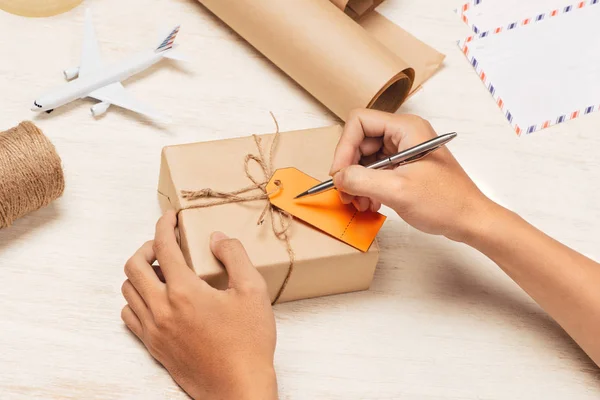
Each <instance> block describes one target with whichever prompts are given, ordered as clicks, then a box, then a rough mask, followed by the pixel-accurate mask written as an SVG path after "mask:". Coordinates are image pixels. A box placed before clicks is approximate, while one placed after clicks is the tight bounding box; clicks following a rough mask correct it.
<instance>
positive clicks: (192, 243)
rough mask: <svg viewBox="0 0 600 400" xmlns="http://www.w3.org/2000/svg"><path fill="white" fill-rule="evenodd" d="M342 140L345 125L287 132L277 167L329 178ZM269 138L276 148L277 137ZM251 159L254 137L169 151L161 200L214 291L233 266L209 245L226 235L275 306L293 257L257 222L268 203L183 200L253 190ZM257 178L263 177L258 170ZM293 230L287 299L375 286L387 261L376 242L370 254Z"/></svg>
mask: <svg viewBox="0 0 600 400" xmlns="http://www.w3.org/2000/svg"><path fill="white" fill-rule="evenodd" d="M340 135H341V128H340V127H339V126H332V127H327V128H319V129H308V130H303V131H294V132H285V133H281V136H280V142H279V145H278V146H277V149H276V150H275V153H274V157H273V166H274V168H275V169H278V168H283V167H296V168H298V169H300V170H301V171H303V172H305V173H307V174H308V175H311V176H313V177H315V178H317V179H326V178H327V173H328V171H329V167H330V163H331V159H332V156H333V152H334V150H335V146H336V145H337V142H338V140H339V137H340ZM261 138H262V142H263V146H264V147H265V148H267V149H268V148H269V146H270V143H271V140H272V139H273V135H264V136H261ZM247 154H258V149H257V148H256V144H255V142H254V140H253V138H252V137H243V138H239V139H230V140H222V141H215V142H204V143H193V144H186V145H179V146H170V147H165V148H164V149H163V152H162V162H161V171H160V181H159V187H158V192H159V195H158V197H159V200H160V204H161V208H162V209H163V210H166V209H170V208H172V209H175V210H176V211H177V212H178V216H179V235H180V245H181V249H182V251H183V253H184V256H185V259H186V261H187V262H188V265H189V266H190V267H191V268H192V269H193V270H194V271H195V272H196V273H197V274H198V275H199V276H200V277H202V278H203V279H205V280H206V281H207V282H208V283H209V284H211V285H212V286H214V287H217V288H221V289H222V288H226V287H227V274H226V272H225V269H224V268H223V266H222V265H221V264H220V263H219V262H218V261H217V260H216V259H215V257H214V256H213V255H212V253H211V251H210V248H209V238H210V235H211V233H212V232H214V231H222V232H224V233H225V234H227V235H229V236H231V237H235V238H238V239H240V241H241V242H242V243H243V244H244V246H245V247H246V250H247V252H248V255H249V256H250V259H251V260H252V262H253V264H254V265H255V266H256V268H257V269H258V270H259V271H260V273H261V274H262V276H263V277H264V278H265V280H266V282H267V286H268V288H269V295H270V297H271V300H272V301H273V300H274V299H275V296H276V294H277V292H278V291H279V289H280V288H281V285H282V284H283V282H284V280H285V278H286V276H287V273H288V270H289V266H290V259H289V255H288V253H287V250H286V246H285V243H284V242H283V241H281V240H279V239H277V237H276V236H275V235H274V233H273V230H272V227H271V224H270V223H267V222H265V223H264V224H261V225H257V220H258V218H259V216H260V214H261V212H262V210H263V209H264V207H265V202H266V200H257V201H251V202H246V203H233V204H224V205H219V206H213V207H209V208H191V209H188V207H190V206H193V204H194V201H187V200H185V199H184V198H183V197H182V195H181V191H182V190H200V189H203V188H213V189H215V190H220V191H234V190H237V189H240V188H243V187H247V186H248V185H249V184H251V182H250V181H249V180H248V178H247V177H246V175H245V172H244V165H243V164H244V158H245V156H246V155H247ZM252 167H253V166H252ZM252 167H251V168H252ZM252 173H253V175H254V176H256V177H257V178H258V179H262V178H263V177H262V176H261V172H259V168H258V167H257V168H256V171H254V170H252ZM267 218H270V216H268V217H267ZM290 229H291V230H290V237H291V245H292V248H293V250H294V253H295V263H294V269H293V272H292V274H291V276H290V278H289V281H288V284H287V286H286V288H285V290H284V291H283V293H282V295H281V297H280V298H279V302H285V301H291V300H298V299H304V298H310V297H317V296H325V295H330V294H337V293H345V292H351V291H357V290H365V289H368V287H369V285H370V283H371V280H372V279H373V274H374V271H375V266H376V265H377V260H378V256H379V250H378V247H377V243H376V242H375V243H373V245H372V246H371V248H370V250H369V251H368V252H366V253H362V252H360V251H358V250H356V249H354V248H352V247H351V246H348V245H347V244H344V243H342V242H341V241H339V240H337V239H334V238H332V237H330V236H328V235H327V234H325V233H322V232H321V231H318V230H317V229H315V228H312V227H311V226H309V225H306V224H304V223H302V222H300V221H298V220H294V221H293V222H292V225H291V228H290Z"/></svg>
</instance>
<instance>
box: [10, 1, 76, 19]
mask: <svg viewBox="0 0 600 400" xmlns="http://www.w3.org/2000/svg"><path fill="white" fill-rule="evenodd" d="M81 2H82V0H0V10H4V11H6V12H9V13H11V14H16V15H21V16H23V17H50V16H52V15H57V14H61V13H64V12H66V11H69V10H70V9H72V8H74V7H76V6H77V5H79V4H81Z"/></svg>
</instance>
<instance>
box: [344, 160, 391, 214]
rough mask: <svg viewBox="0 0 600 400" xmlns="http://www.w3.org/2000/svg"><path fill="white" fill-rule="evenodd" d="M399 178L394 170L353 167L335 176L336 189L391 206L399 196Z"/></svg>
mask: <svg viewBox="0 0 600 400" xmlns="http://www.w3.org/2000/svg"><path fill="white" fill-rule="evenodd" d="M398 181H399V178H398V176H397V175H396V174H395V173H394V171H392V170H375V169H368V168H365V167H363V166H360V165H351V166H349V167H347V168H344V169H342V170H341V171H340V172H338V173H337V174H335V175H334V176H333V183H334V185H335V187H336V188H337V189H338V190H340V191H341V192H344V193H347V194H349V195H352V196H361V197H368V198H370V199H372V200H376V201H379V202H380V203H382V204H385V205H387V206H391V205H392V204H393V203H394V198H395V197H397V196H398V192H399V187H398Z"/></svg>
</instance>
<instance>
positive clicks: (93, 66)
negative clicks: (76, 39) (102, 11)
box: [79, 8, 103, 76]
mask: <svg viewBox="0 0 600 400" xmlns="http://www.w3.org/2000/svg"><path fill="white" fill-rule="evenodd" d="M102 66H103V63H102V58H101V57H100V49H99V48H98V41H97V40H96V32H95V30H94V24H93V22H92V11H91V10H90V9H89V8H88V9H87V10H85V30H84V36H83V49H82V51H81V64H80V65H79V76H86V75H89V74H90V73H92V72H94V71H97V70H99V69H101V68H102Z"/></svg>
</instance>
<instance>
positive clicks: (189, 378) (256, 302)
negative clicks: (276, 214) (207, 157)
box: [121, 212, 277, 400]
mask: <svg viewBox="0 0 600 400" xmlns="http://www.w3.org/2000/svg"><path fill="white" fill-rule="evenodd" d="M176 225H177V217H176V215H175V213H174V212H168V213H166V214H165V215H164V216H163V217H162V218H161V219H160V220H159V221H158V223H157V225H156V236H155V238H154V241H149V242H147V243H145V244H144V245H143V246H142V247H141V248H140V249H139V250H138V251H137V252H136V253H135V254H134V255H133V257H131V258H130V259H129V261H127V263H126V264H125V274H126V275H127V278H128V279H127V280H126V281H125V283H123V287H122V292H123V296H124V297H125V300H126V301H127V305H126V306H125V307H124V308H123V311H122V313H121V318H122V319H123V321H124V322H125V324H126V325H127V327H128V328H129V329H130V330H131V331H132V332H133V333H134V334H135V335H136V336H137V337H138V338H139V339H140V340H141V341H142V342H143V343H144V345H145V346H146V348H147V349H148V351H149V352H150V354H151V355H152V356H153V357H154V358H155V359H156V360H158V361H159V362H160V363H161V364H162V365H163V366H164V367H165V368H166V369H167V371H169V373H170V374H171V376H172V377H173V379H174V380H175V381H176V382H177V383H178V384H179V385H180V386H181V387H182V388H183V390H185V391H186V392H187V393H188V394H189V395H190V396H192V397H193V398H202V399H236V400H237V399H261V400H262V399H276V398H277V382H276V377H275V371H274V368H273V356H274V352H275V342H276V332H275V318H274V316H273V311H272V308H271V303H270V300H269V296H268V293H267V288H266V284H265V281H264V280H263V278H262V276H261V275H260V273H259V272H258V271H257V270H256V268H255V267H254V266H253V265H252V263H251V262H250V260H249V258H248V255H247V254H246V251H245V250H244V247H243V246H242V244H241V243H240V242H239V241H237V240H235V239H229V238H227V237H226V236H225V235H224V234H222V233H214V234H213V235H212V237H211V242H210V247H211V250H212V252H213V254H214V255H215V256H216V257H217V258H218V259H219V260H220V261H221V262H222V263H223V264H224V265H225V268H226V269H227V273H228V275H229V288H228V289H227V290H224V291H223V290H217V289H214V288H212V287H210V286H209V285H208V284H207V283H206V282H204V281H203V280H202V279H200V278H199V277H198V276H197V275H196V274H195V273H194V272H193V271H192V270H191V269H190V268H189V267H188V265H187V264H186V262H185V259H184V258H183V254H182V253H181V250H180V248H179V246H178V245H177V241H176V238H175V227H176ZM155 260H158V262H159V264H160V270H159V271H158V272H159V274H160V275H161V278H162V277H164V280H163V279H160V278H159V276H158V275H157V273H156V272H155V271H154V269H153V267H152V263H153V262H154V261H155Z"/></svg>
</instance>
